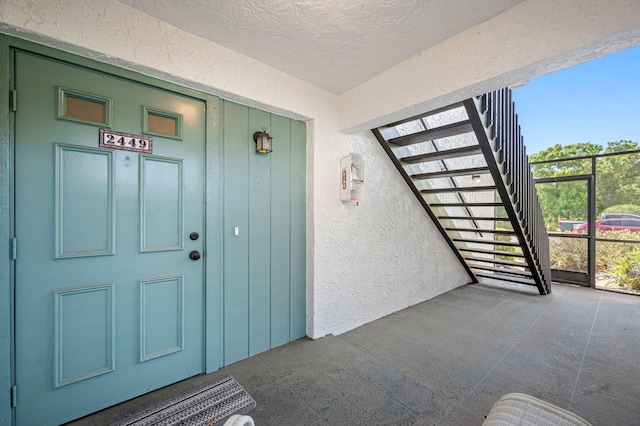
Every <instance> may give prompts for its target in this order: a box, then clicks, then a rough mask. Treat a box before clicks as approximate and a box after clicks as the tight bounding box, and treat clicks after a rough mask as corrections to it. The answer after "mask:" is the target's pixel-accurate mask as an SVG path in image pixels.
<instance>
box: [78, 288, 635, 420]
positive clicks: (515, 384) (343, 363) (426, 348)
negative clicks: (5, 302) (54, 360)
mask: <svg viewBox="0 0 640 426" xmlns="http://www.w3.org/2000/svg"><path fill="white" fill-rule="evenodd" d="M221 374H230V375H232V376H233V377H234V378H235V379H236V380H237V381H238V382H239V383H240V384H241V385H242V386H243V387H244V388H245V389H246V390H247V391H248V392H249V393H250V394H251V395H252V396H253V398H254V399H255V400H256V402H257V407H256V409H254V410H253V411H252V412H251V413H249V414H250V415H251V416H252V417H253V419H254V421H255V423H256V425H340V424H349V425H387V424H390V425H395V424H397V425H481V424H482V422H483V421H484V415H485V414H486V413H488V412H489V410H490V409H491V406H492V405H493V404H494V402H495V401H496V400H497V399H498V398H499V397H500V396H502V395H503V394H505V393H509V392H523V393H528V394H530V395H533V396H536V397H539V398H541V399H544V400H546V401H548V402H551V403H553V404H556V405H558V406H560V407H563V408H566V409H569V410H571V411H573V412H575V413H576V414H578V415H579V416H582V417H584V418H585V419H586V420H588V421H589V422H591V423H592V424H594V425H617V426H621V425H636V426H637V425H639V424H640V297H637V296H630V295H623V294H616V293H611V292H605V291H598V290H592V289H585V288H579V287H573V286H567V285H554V287H553V293H552V294H551V295H548V296H539V295H538V293H537V290H536V289H535V288H533V287H531V288H528V287H524V286H518V285H510V284H504V283H493V284H475V285H466V286H463V287H460V288H458V289H456V290H453V291H451V292H448V293H446V294H443V295H441V296H439V297H436V298H434V299H432V300H429V301H426V302H424V303H421V304H418V305H416V306H413V307H410V308H408V309H405V310H403V311H400V312H397V313H395V314H393V315H389V316H387V317H385V318H382V319H380V320H377V321H374V322H372V323H370V324H367V325H364V326H362V327H359V328H357V329H355V330H353V331H350V332H348V333H345V334H342V335H340V336H327V337H324V338H322V339H319V340H316V341H313V340H310V339H307V338H305V339H301V340H298V341H295V342H292V343H290V344H287V345H285V346H281V347H279V348H276V349H273V350H270V351H268V352H264V353H262V354H259V355H256V356H253V357H251V358H249V359H246V360H244V361H240V362H237V363H235V364H232V365H230V366H227V367H225V368H222V369H221V370H219V371H218V372H215V373H213V374H211V375H209V376H207V375H203V376H197V377H194V378H191V379H188V380H185V381H183V382H180V383H177V384H175V385H172V386H168V387H166V388H163V389H160V390H158V391H155V392H152V393H150V394H147V395H144V396H141V397H139V398H136V399H133V400H131V401H128V402H125V403H123V404H120V405H117V406H115V407H112V408H109V409H106V410H103V411H101V412H98V413H96V414H93V415H91V416H88V417H85V418H83V419H80V420H78V421H76V422H73V423H72V424H74V425H105V424H109V423H111V422H114V421H116V420H119V419H121V418H123V417H125V416H127V415H131V414H133V413H135V412H136V411H138V410H140V409H143V408H146V407H148V406H151V405H154V404H156V403H158V402H161V401H163V400H165V399H167V398H169V397H171V396H173V395H175V394H176V393H180V392H183V391H185V390H188V389H189V388H190V387H192V386H196V385H198V384H200V383H203V382H205V381H207V380H209V379H210V378H211V377H212V376H217V375H221Z"/></svg>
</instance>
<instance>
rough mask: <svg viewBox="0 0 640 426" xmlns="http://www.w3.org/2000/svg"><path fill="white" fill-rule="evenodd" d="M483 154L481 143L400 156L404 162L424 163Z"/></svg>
mask: <svg viewBox="0 0 640 426" xmlns="http://www.w3.org/2000/svg"><path fill="white" fill-rule="evenodd" d="M478 154H482V151H481V149H480V145H470V146H463V147H460V148H453V149H446V150H444V151H436V152H428V153H426V154H419V155H411V156H409V157H402V158H399V160H400V161H402V162H404V163H411V164H414V163H424V162H427V161H436V160H446V159H448V158H458V157H467V156H469V155H478Z"/></svg>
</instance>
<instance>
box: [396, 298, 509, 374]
mask: <svg viewBox="0 0 640 426" xmlns="http://www.w3.org/2000/svg"><path fill="white" fill-rule="evenodd" d="M510 299H511V298H508V299H506V300H503V301H502V302H500V303H498V304H497V305H496V306H494V307H493V308H491V309H489V310H488V311H486V312H485V313H484V314H482V315H481V316H479V317H477V318H476V319H474V320H473V321H471V322H470V323H469V324H467V325H466V326H465V327H463V328H461V329H460V330H458V331H457V332H456V333H455V334H453V335H451V336H450V337H448V338H446V339H445V340H443V341H442V342H440V343H438V344H437V345H435V346H434V347H432V348H431V349H429V350H428V351H427V352H426V353H427V354H429V353H431V352H433V351H434V350H436V349H438V348H439V347H441V346H442V345H444V344H445V343H447V342H449V341H450V340H453V339H455V338H456V337H457V336H458V335H460V334H462V332H463V331H465V330H467V329H468V328H469V327H471V326H472V325H473V324H475V323H476V322H478V321H479V320H480V319H482V318H483V317H485V316H486V315H488V314H489V313H490V312H491V311H493V310H495V309H498V308H499V307H500V306H502V305H503V304H504V303H506V302H507V301H508V300H510ZM416 362H418V360H416V361H413V362H411V363H409V364H408V365H407V367H409V368H412V367H411V366H412V364H415V363H416Z"/></svg>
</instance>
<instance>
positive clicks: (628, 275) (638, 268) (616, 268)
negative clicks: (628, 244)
mask: <svg viewBox="0 0 640 426" xmlns="http://www.w3.org/2000/svg"><path fill="white" fill-rule="evenodd" d="M609 272H610V273H611V274H612V275H613V276H614V277H615V278H616V279H615V283H616V284H618V285H627V286H629V287H631V288H633V289H634V290H640V250H638V249H637V248H633V249H632V250H631V251H628V250H627V253H626V254H625V255H623V256H621V257H619V258H617V259H616V261H615V263H614V264H613V265H612V266H611V267H610V268H609Z"/></svg>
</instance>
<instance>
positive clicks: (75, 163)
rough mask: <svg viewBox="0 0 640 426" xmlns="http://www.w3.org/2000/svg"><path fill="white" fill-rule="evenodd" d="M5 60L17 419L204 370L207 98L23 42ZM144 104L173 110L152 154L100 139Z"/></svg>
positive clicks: (106, 401)
mask: <svg viewBox="0 0 640 426" xmlns="http://www.w3.org/2000/svg"><path fill="white" fill-rule="evenodd" d="M15 73H16V89H17V91H18V93H19V95H20V106H19V110H18V112H17V113H16V179H15V182H16V197H15V199H16V204H15V227H16V236H17V238H18V241H19V243H20V248H19V253H18V259H17V262H16V310H15V314H16V383H17V389H18V399H19V404H18V406H17V409H16V420H17V423H18V424H19V425H31V424H58V423H60V422H64V421H67V420H71V419H74V418H77V417H80V416H82V415H84V414H87V413H90V412H94V411H96V410H99V409H101V408H104V407H107V406H110V405H113V404H115V403H118V402H121V401H123V400H126V399H129V398H131V397H133V396H136V395H139V394H142V393H145V392H148V391H150V390H153V389H156V388H158V387H161V386H164V385H167V384H170V383H173V382H176V381H178V380H181V379H184V378H187V377H190V376H192V375H196V374H199V373H201V372H202V371H203V358H204V357H203V350H204V345H203V338H204V337H203V322H204V310H203V300H204V297H203V292H204V290H203V279H204V271H203V265H204V262H203V261H202V260H199V261H194V260H191V259H190V258H189V252H190V251H192V250H198V251H200V252H202V251H203V241H204V238H202V237H201V238H199V239H198V240H196V241H192V240H190V239H189V238H188V234H189V233H190V232H198V233H199V234H200V235H203V234H204V222H203V220H204V219H203V217H204V216H203V209H204V208H203V205H204V203H203V194H204V188H203V185H204V183H203V182H204V178H203V176H204V175H203V171H204V164H203V159H204V134H205V106H204V103H203V102H201V101H198V100H195V99H191V98H188V97H185V96H181V95H178V94H175V93H171V92H167V91H163V90H159V89H155V88H152V87H148V86H145V85H142V84H137V83H134V82H131V81H127V80H123V79H119V78H115V77H112V76H109V75H105V74H102V73H98V72H94V71H90V70H86V69H82V68H79V67H74V66H71V65H67V64H63V63H59V62H56V61H53V60H49V59H45V58H41V57H38V56H35V55H30V54H26V53H22V52H16V54H15ZM61 88H64V90H61ZM61 94H62V95H61ZM71 94H72V95H73V96H72V98H73V99H75V100H78V99H79V100H80V101H86V102H89V103H90V104H91V103H92V102H93V103H95V104H99V105H98V106H100V105H102V107H101V108H98V112H97V113H95V111H94V112H92V111H89V109H91V108H89V107H85V109H83V107H82V105H83V104H82V102H80V103H78V102H75V101H74V102H70V103H69V102H66V100H65V99H64V98H63V97H61V96H63V95H64V96H71ZM67 100H68V99H67ZM69 104H70V105H71V107H69ZM76 104H78V105H76ZM91 105H93V104H91ZM149 110H153V111H163V114H165V113H164V112H166V114H165V115H166V116H167V117H178V118H179V120H178V119H176V121H175V122H176V123H178V124H179V126H175V129H174V131H173V134H172V135H168V136H167V137H164V136H162V135H159V133H162V128H160V129H156V130H157V131H156V132H155V133H154V135H153V152H152V154H139V153H137V152H132V151H124V150H112V149H110V148H100V147H98V131H99V128H100V126H101V125H102V126H104V123H109V125H110V128H111V130H114V131H118V132H125V133H130V134H135V135H142V134H143V128H144V126H146V123H147V120H146V117H145V113H146V111H149ZM101 121H102V122H103V124H100V123H99V122H101ZM156 127H157V126H156ZM178 127H179V132H178Z"/></svg>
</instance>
